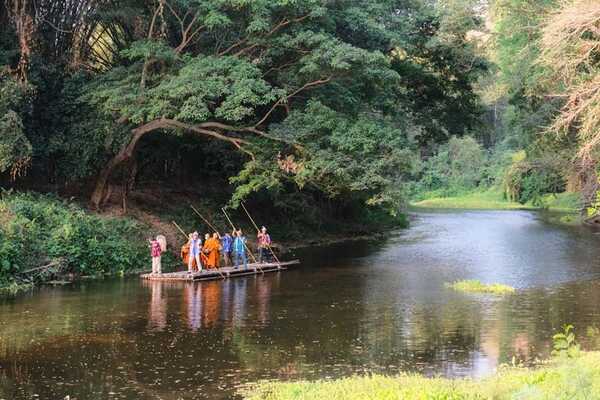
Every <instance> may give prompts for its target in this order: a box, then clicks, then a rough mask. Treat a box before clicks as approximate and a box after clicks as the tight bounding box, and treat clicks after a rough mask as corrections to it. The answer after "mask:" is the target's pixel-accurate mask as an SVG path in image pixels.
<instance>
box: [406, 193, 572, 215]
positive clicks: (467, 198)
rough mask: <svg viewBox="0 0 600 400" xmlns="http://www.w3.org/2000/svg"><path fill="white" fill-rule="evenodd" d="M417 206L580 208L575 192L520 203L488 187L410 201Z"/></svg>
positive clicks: (519, 208)
mask: <svg viewBox="0 0 600 400" xmlns="http://www.w3.org/2000/svg"><path fill="white" fill-rule="evenodd" d="M411 206H412V207H418V208H459V209H460V208H464V209H484V210H485V209H489V210H491V209H494V210H549V211H560V212H578V211H579V208H580V204H579V195H578V194H577V193H566V192H565V193H557V194H546V195H544V196H543V197H542V198H541V199H540V201H539V203H537V204H533V203H531V202H528V203H525V204H521V203H518V202H514V201H509V200H507V199H505V198H504V196H503V194H502V192H501V191H499V190H497V189H490V190H486V191H478V192H472V193H466V194H464V195H461V196H450V197H431V198H425V199H423V200H419V201H415V202H412V203H411Z"/></svg>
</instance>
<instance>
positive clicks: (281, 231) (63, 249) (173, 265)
mask: <svg viewBox="0 0 600 400" xmlns="http://www.w3.org/2000/svg"><path fill="white" fill-rule="evenodd" d="M192 203H194V204H195V205H196V208H197V209H198V210H200V212H201V213H202V214H204V216H205V217H206V218H208V219H209V220H210V221H211V222H212V224H214V226H215V227H216V229H219V230H221V231H227V230H229V229H230V227H229V225H228V221H227V219H226V218H225V216H224V215H223V213H222V212H221V210H220V205H219V204H220V203H219V202H217V201H216V200H211V199H203V201H196V202H194V199H193V198H191V197H189V196H183V195H179V197H156V196H150V195H148V194H142V195H140V199H138V201H137V202H133V201H132V202H131V203H130V204H129V207H128V212H127V214H126V215H123V212H122V210H121V209H120V208H119V207H114V208H108V209H105V210H103V211H102V212H101V213H95V212H91V211H89V210H86V209H85V208H84V207H83V206H81V205H79V204H78V203H77V202H75V201H74V200H73V199H69V200H65V199H63V198H60V197H57V196H55V195H44V194H39V193H30V192H23V193H19V192H4V193H2V195H1V197H0V222H1V224H0V295H2V294H4V295H6V294H9V295H14V294H16V293H18V292H19V291H22V290H29V289H31V288H32V287H34V286H35V285H39V284H43V283H48V282H51V281H54V282H70V281H75V280H79V279H93V278H102V277H106V276H123V275H130V274H133V273H138V272H143V271H147V270H148V269H149V255H148V248H147V243H146V239H147V238H149V237H151V236H155V235H157V234H162V235H165V236H166V237H167V242H168V248H169V250H168V252H167V253H166V254H164V255H163V270H164V271H165V272H169V271H172V270H174V269H177V268H179V267H181V265H182V264H181V262H180V260H179V249H180V247H181V245H182V244H183V243H184V242H185V240H186V237H185V236H184V235H183V234H182V233H181V232H180V231H179V230H178V228H176V227H175V225H174V224H173V222H174V221H177V222H178V225H179V226H181V228H182V229H183V230H184V231H185V232H192V231H195V230H197V231H200V232H201V233H203V232H205V231H206V232H208V231H209V230H212V229H211V228H210V227H208V226H206V225H205V224H204V223H203V222H202V220H201V219H200V218H199V216H198V215H196V214H195V212H194V211H193V210H192V208H191V207H189V205H190V204H192ZM261 211H262V212H261ZM264 211H265V210H259V211H258V212H257V213H256V216H255V218H257V221H259V222H258V223H261V224H262V223H265V224H267V226H269V228H270V229H269V231H270V232H271V235H272V237H273V238H274V241H275V247H277V248H278V249H279V250H280V251H282V252H285V251H287V250H293V249H298V248H301V247H308V246H313V245H316V244H318V245H323V244H331V243H336V242H343V241H349V240H356V239H369V238H377V237H381V235H383V234H384V232H388V231H389V230H392V229H396V228H399V227H406V226H407V225H408V223H407V220H406V218H405V216H403V215H401V216H399V217H396V218H391V217H389V216H387V215H383V214H382V213H380V212H377V211H367V212H365V213H364V215H362V216H360V218H358V219H357V220H356V221H354V220H353V221H349V222H346V221H327V222H328V223H326V224H323V223H322V221H317V222H318V224H319V225H314V224H313V223H312V222H311V221H310V220H309V219H306V223H305V224H302V223H301V221H302V218H296V219H295V220H294V221H289V220H288V221H285V222H283V221H282V219H281V218H280V217H279V216H277V215H275V216H273V215H271V216H270V218H269V217H268V216H265V214H268V213H265V212H264ZM230 216H231V218H232V219H233V220H234V221H236V222H235V223H236V224H239V225H237V226H238V227H241V228H243V229H244V231H245V232H246V235H247V237H248V239H249V243H250V246H251V247H253V237H254V234H253V232H254V231H255V229H254V227H253V226H252V224H251V223H250V221H249V220H248V218H247V216H246V215H245V214H242V211H240V210H237V211H236V210H234V211H230ZM299 221H300V222H299Z"/></svg>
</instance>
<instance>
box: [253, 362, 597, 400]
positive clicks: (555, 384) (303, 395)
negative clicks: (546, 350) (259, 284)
mask: <svg viewBox="0 0 600 400" xmlns="http://www.w3.org/2000/svg"><path fill="white" fill-rule="evenodd" d="M241 395H242V396H243V397H244V398H245V399H246V400H321V399H327V400H366V399H369V400H404V399H406V400H409V399H423V400H425V399H428V400H429V399H431V400H434V399H435V400H459V399H460V400H463V399H464V400H468V399H473V400H475V399H477V400H482V399H490V400H491V399H494V400H509V399H510V400H512V399H520V400H534V399H536V400H537V399H548V400H555V399H556V400H563V399H564V400H566V399H571V400H583V399H600V352H582V353H581V355H580V356H578V357H576V358H562V357H561V358H555V359H553V360H551V361H549V362H547V363H545V364H544V365H542V366H540V367H538V368H522V367H508V366H504V367H501V368H500V369H499V371H498V372H497V373H495V374H494V375H493V376H491V377H488V378H484V379H455V380H453V379H445V378H426V377H423V376H420V375H414V374H403V375H399V376H395V377H385V376H379V375H373V376H365V377H359V376H355V377H349V378H344V379H338V380H333V381H316V382H308V381H300V382H260V383H258V384H256V385H254V386H251V387H249V388H246V389H242V390H241Z"/></svg>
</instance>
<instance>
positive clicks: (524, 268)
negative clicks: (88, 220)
mask: <svg viewBox="0 0 600 400" xmlns="http://www.w3.org/2000/svg"><path fill="white" fill-rule="evenodd" d="M300 256H301V257H302V258H303V260H304V261H305V262H304V263H303V266H302V267H300V268H297V269H294V270H290V271H288V272H285V273H277V274H265V275H264V276H261V275H259V276H252V277H248V278H236V279H230V280H224V281H212V282H201V283H193V284H188V283H182V282H155V281H143V282H140V281H138V280H137V279H125V280H113V281H105V282H91V283H82V284H80V285H76V286H73V287H68V288H56V289H54V288H47V289H43V290H41V291H38V292H37V293H35V294H34V295H30V296H29V295H28V296H24V297H20V298H18V299H13V300H3V301H2V303H0V316H1V318H0V399H29V398H32V397H34V395H36V394H37V395H39V396H40V398H64V397H65V396H67V395H68V396H70V398H71V399H104V398H109V397H114V398H125V399H154V398H165V399H169V398H173V399H180V398H181V399H195V398H211V399H220V398H230V397H231V396H232V395H233V393H234V392H235V389H236V387H238V386H239V385H242V384H244V383H247V382H252V381H255V380H258V379H299V378H301V379H316V378H327V377H337V376H347V375H351V374H356V373H359V374H360V373H372V372H378V373H385V374H393V373H397V372H400V371H411V372H415V371H419V372H422V373H425V374H427V375H439V374H441V375H445V376H465V375H466V376H480V375H485V374H489V373H490V372H492V371H493V370H494V369H495V368H496V367H497V365H498V364H499V363H504V362H510V361H511V359H512V357H513V356H514V357H515V358H516V359H517V360H519V361H522V362H524V363H528V362H532V361H534V360H535V359H536V358H538V357H545V356H547V355H548V353H549V351H550V337H551V335H552V334H553V333H554V332H556V331H557V330H559V329H560V328H561V326H562V324H564V323H567V322H568V323H573V324H574V325H575V326H576V328H577V333H578V334H579V335H580V339H581V341H582V342H583V345H584V347H585V346H591V345H592V340H587V339H586V338H585V336H584V335H583V332H585V328H586V327H588V326H600V311H598V306H597V305H598V304H599V303H600V280H599V279H600V266H598V263H597V262H596V260H597V259H599V258H600V246H598V238H597V237H594V236H592V235H589V234H587V233H586V232H585V231H581V230H573V229H563V228H560V227H556V226H551V225H546V224H544V223H543V222H542V221H540V220H539V219H538V218H537V217H536V215H535V214H531V213H526V212H508V213H495V212H491V213H490V212H487V213H450V214H443V213H431V214H424V215H421V216H420V217H419V219H418V220H417V221H416V223H415V225H414V227H413V228H412V229H411V230H409V231H407V232H402V233H400V234H399V235H396V236H394V237H391V238H390V239H389V240H387V241H384V242H379V243H376V244H369V243H360V242H356V243H350V244H348V245H344V246H333V247H330V248H328V249H325V250H323V249H316V250H315V249H313V250H311V251H310V252H307V253H305V254H301V255H300ZM463 278H476V279H482V280H484V281H499V282H503V283H507V284H511V285H514V286H517V287H519V288H521V290H520V291H519V292H518V293H517V294H515V295H512V296H508V297H504V298H495V297H490V296H477V295H475V296H474V295H465V294H461V293H456V292H453V291H451V290H448V289H446V288H444V283H445V282H447V281H452V280H455V279H463Z"/></svg>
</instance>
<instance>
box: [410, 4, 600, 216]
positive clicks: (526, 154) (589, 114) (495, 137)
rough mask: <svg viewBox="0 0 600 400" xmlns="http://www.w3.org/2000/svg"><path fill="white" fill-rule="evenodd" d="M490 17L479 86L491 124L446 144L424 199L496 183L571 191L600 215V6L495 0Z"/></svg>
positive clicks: (426, 170) (424, 168) (430, 162)
mask: <svg viewBox="0 0 600 400" xmlns="http://www.w3.org/2000/svg"><path fill="white" fill-rule="evenodd" d="M486 16H487V17H486V29H484V30H482V31H480V32H478V34H479V35H478V36H477V37H478V38H480V39H481V43H482V46H481V47H480V51H481V53H479V54H485V58H486V60H488V61H489V63H490V68H489V73H488V74H487V75H485V76H484V77H482V78H481V79H480V80H479V82H478V84H477V86H476V92H477V93H478V94H479V95H480V98H481V101H482V103H483V104H484V107H485V108H486V113H485V116H484V120H485V121H486V125H485V128H484V129H482V130H480V131H473V132H471V136H472V138H474V139H476V140H473V139H471V137H465V138H456V139H453V140H451V141H450V142H448V143H447V144H441V145H439V146H438V147H437V149H435V150H434V151H433V156H432V157H430V158H428V159H427V160H425V161H424V162H422V163H421V164H420V166H419V168H420V172H419V174H418V179H417V183H416V184H414V186H413V187H414V189H413V193H415V197H416V198H417V199H422V198H427V197H444V196H456V195H461V194H464V193H467V192H470V191H473V190H475V191H482V190H483V191H485V190H489V189H493V188H497V189H500V191H501V192H503V193H504V197H505V198H506V200H509V201H517V202H520V203H522V204H525V203H528V202H530V203H533V204H541V199H542V198H543V197H544V195H547V194H556V193H561V192H565V191H568V192H571V193H578V194H580V196H579V201H578V202H577V204H575V205H574V206H575V207H577V208H580V209H581V210H582V211H584V212H587V214H588V215H591V216H593V215H595V214H597V213H598V207H597V200H596V199H597V192H598V177H597V168H598V167H597V160H598V146H597V145H598V137H597V135H598V132H599V129H598V128H599V125H598V124H599V123H600V119H599V116H600V109H598V104H600V103H599V102H598V99H599V98H598V96H599V94H600V86H599V85H598V83H599V77H600V74H599V67H600V64H599V62H598V60H599V59H598V54H599V50H600V47H599V46H600V35H599V34H598V32H599V31H598V27H599V26H600V4H599V3H598V2H596V1H590V0H579V1H568V2H559V1H554V0H533V1H530V0H495V1H492V2H490V3H489V8H488V9H487V12H486Z"/></svg>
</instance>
